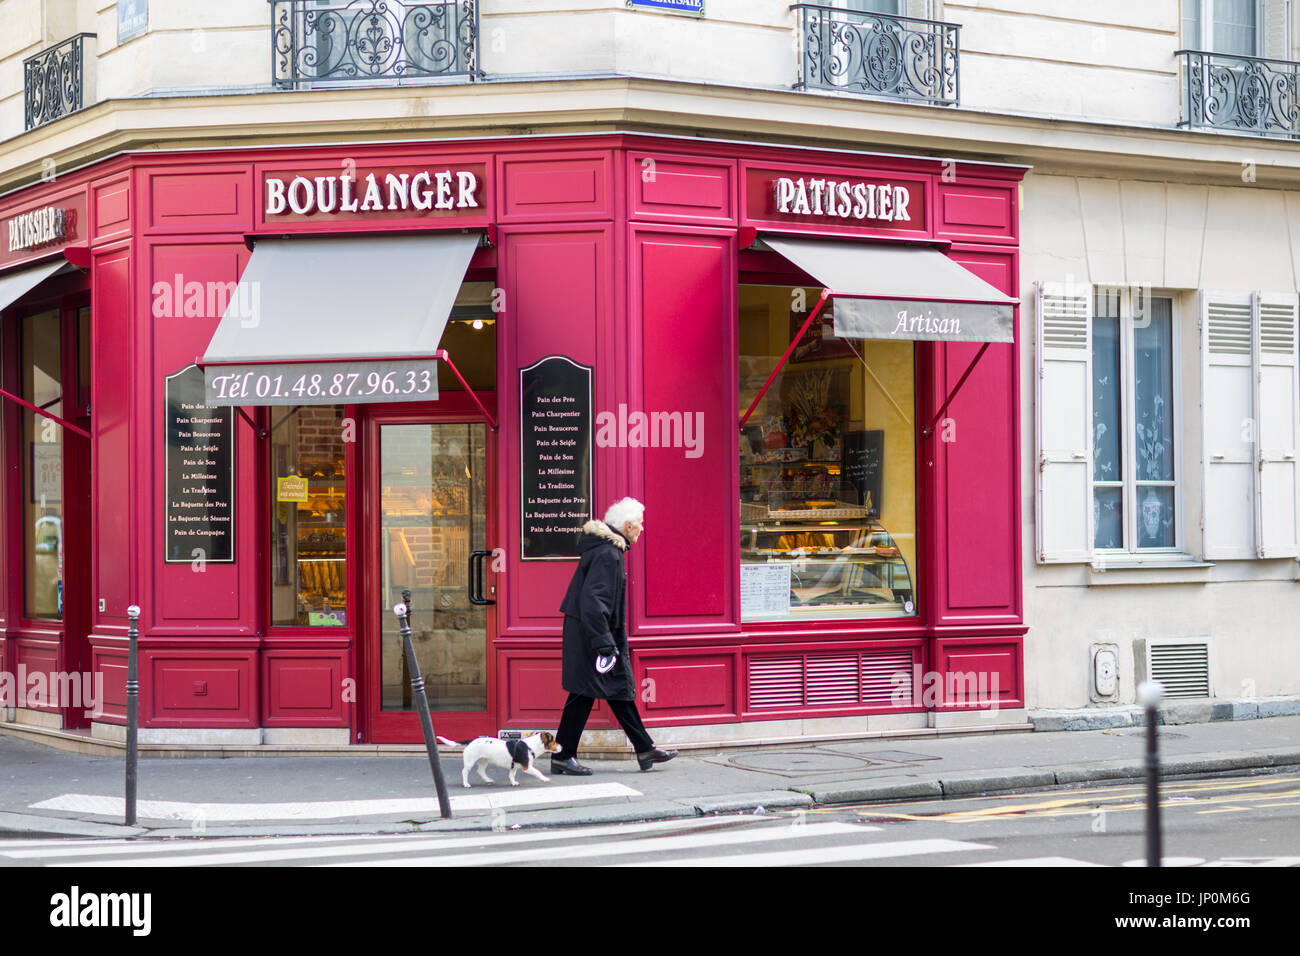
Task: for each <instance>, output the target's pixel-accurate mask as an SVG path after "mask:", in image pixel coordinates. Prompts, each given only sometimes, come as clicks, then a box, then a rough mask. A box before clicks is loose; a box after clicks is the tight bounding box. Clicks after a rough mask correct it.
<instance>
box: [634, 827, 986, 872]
mask: <svg viewBox="0 0 1300 956" xmlns="http://www.w3.org/2000/svg"><path fill="white" fill-rule="evenodd" d="M798 829H802V828H798ZM808 829H811V827H809V828H808ZM992 849H994V847H992V846H989V845H988V844H987V843H966V842H964V841H961V840H895V841H891V842H888V843H868V844H864V845H858V846H830V847H821V848H808V849H800V850H775V851H772V852H769V853H746V854H745V855H744V856H712V857H695V858H690V859H684V860H656V861H653V862H651V863H649V864H641V863H622V864H620V865H621V866H642V865H649V866H674V867H676V866H807V865H808V864H812V863H856V862H860V861H862V860H885V859H892V858H896V857H901V856H925V855H927V854H931V853H956V852H960V851H962V850H992Z"/></svg>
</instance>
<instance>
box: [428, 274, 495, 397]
mask: <svg viewBox="0 0 1300 956" xmlns="http://www.w3.org/2000/svg"><path fill="white" fill-rule="evenodd" d="M500 312H501V303H500V290H498V289H497V288H496V287H494V286H493V284H492V283H491V282H465V283H462V284H461V287H460V292H459V293H457V295H456V304H455V305H454V306H453V307H452V310H451V317H450V318H449V319H448V320H447V327H446V328H445V329H443V332H442V338H441V339H440V340H439V341H438V348H440V349H446V350H447V354H448V355H450V356H451V360H452V361H453V362H455V363H456V368H457V369H459V370H460V374H461V375H463V376H465V381H466V382H467V383H468V384H469V387H470V388H473V389H491V388H496V383H497V323H496V320H497V316H498V315H499V314H500ZM459 388H460V382H459V381H458V380H457V379H456V375H455V373H453V372H452V370H451V369H450V368H448V366H447V365H446V363H444V362H440V363H439V364H438V391H440V392H442V391H452V390H456V389H459Z"/></svg>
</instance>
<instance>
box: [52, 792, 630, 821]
mask: <svg viewBox="0 0 1300 956" xmlns="http://www.w3.org/2000/svg"><path fill="white" fill-rule="evenodd" d="M639 796H641V792H640V791H639V790H634V789H633V788H632V787H629V786H626V785H625V784H621V783H585V784H569V785H565V786H557V787H546V788H540V787H529V788H520V789H508V790H487V789H486V788H485V792H483V793H472V794H453V795H452V796H451V797H450V798H449V800H448V802H449V803H450V804H451V809H452V812H453V813H466V812H472V811H475V810H495V809H498V808H500V809H507V808H508V809H515V810H517V809H522V808H541V807H548V806H569V805H571V804H574V803H581V802H586V801H590V800H606V799H610V798H623V799H627V798H629V797H639ZM30 809H32V810H56V811H60V812H66V813H76V814H84V815H90V816H103V817H111V818H113V819H120V818H121V817H122V816H123V815H124V813H125V812H126V802H125V801H124V800H123V799H122V798H121V797H111V796H101V795H98V794H91V793H64V794H60V795H59V796H57V797H51V798H50V799H48V800H42V801H40V802H39V803H33V804H32V805H31V807H30ZM438 812H439V806H438V801H437V800H436V799H435V798H433V797H404V798H392V799H379V800H314V801H297V802H294V803H191V802H185V801H180V800H141V801H139V803H138V804H137V805H136V814H137V817H138V818H139V819H141V820H182V821H186V822H192V821H203V822H204V823H237V822H241V821H252V820H257V821H265V820H341V819H356V818H358V817H366V816H392V815H395V814H423V815H427V816H430V817H436V816H437V814H438Z"/></svg>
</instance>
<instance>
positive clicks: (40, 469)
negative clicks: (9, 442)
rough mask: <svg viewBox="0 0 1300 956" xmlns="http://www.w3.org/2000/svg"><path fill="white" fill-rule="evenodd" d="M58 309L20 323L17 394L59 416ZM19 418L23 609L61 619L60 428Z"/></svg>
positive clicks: (31, 415) (30, 415)
mask: <svg viewBox="0 0 1300 956" xmlns="http://www.w3.org/2000/svg"><path fill="white" fill-rule="evenodd" d="M62 352H63V350H62V348H61V343H60V323H59V313H58V311H57V310H56V311H50V312H42V313H40V314H38V315H28V316H26V317H24V318H23V323H22V357H23V366H22V368H23V371H22V378H23V385H22V397H23V398H25V399H26V400H27V401H29V402H31V403H32V404H33V405H36V406H37V407H39V408H42V409H44V410H45V411H47V412H49V413H50V414H52V415H58V416H60V417H62V416H63V415H64V411H63V375H62V366H61V362H62ZM22 421H23V450H22V473H23V516H24V521H23V610H24V612H25V613H26V616H27V617H28V618H29V619H32V620H38V619H39V620H54V621H58V620H62V619H63V517H64V512H63V429H62V428H61V427H60V426H59V425H58V424H57V423H55V422H53V421H51V420H50V419H48V418H45V417H43V416H40V415H37V414H36V413H35V412H31V411H27V410H26V409H24V410H23V411H22Z"/></svg>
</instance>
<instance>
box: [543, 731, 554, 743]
mask: <svg viewBox="0 0 1300 956" xmlns="http://www.w3.org/2000/svg"><path fill="white" fill-rule="evenodd" d="M553 743H555V734H553V733H551V732H550V731H549V730H543V731H542V746H543V747H549V746H550V745H551V744H553Z"/></svg>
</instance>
